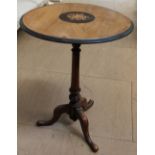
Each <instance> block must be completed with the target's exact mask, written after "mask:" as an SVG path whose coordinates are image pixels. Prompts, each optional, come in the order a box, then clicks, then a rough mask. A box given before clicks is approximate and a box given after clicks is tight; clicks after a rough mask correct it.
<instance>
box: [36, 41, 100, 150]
mask: <svg viewBox="0 0 155 155" xmlns="http://www.w3.org/2000/svg"><path fill="white" fill-rule="evenodd" d="M80 51H81V50H80V44H73V48H72V78H71V88H70V95H69V99H70V102H69V104H64V105H59V106H58V107H56V108H55V110H54V114H53V117H52V118H51V119H50V120H47V121H44V120H41V121H37V126H48V125H53V124H54V123H55V122H56V121H58V119H59V118H60V116H61V115H62V114H63V113H67V114H68V115H69V117H70V118H71V119H72V120H73V121H76V120H77V119H78V120H79V121H80V124H81V128H82V131H83V134H84V137H85V140H86V142H87V143H88V145H89V146H90V148H91V149H92V151H94V152H97V151H98V146H97V145H96V144H95V143H94V142H93V141H92V139H91V137H90V135H89V128H88V126H89V123H88V119H87V117H86V115H85V114H84V111H86V110H88V109H89V108H90V107H91V106H92V105H93V103H94V101H92V100H89V101H88V102H87V100H86V98H83V97H81V96H80V86H79V63H80Z"/></svg>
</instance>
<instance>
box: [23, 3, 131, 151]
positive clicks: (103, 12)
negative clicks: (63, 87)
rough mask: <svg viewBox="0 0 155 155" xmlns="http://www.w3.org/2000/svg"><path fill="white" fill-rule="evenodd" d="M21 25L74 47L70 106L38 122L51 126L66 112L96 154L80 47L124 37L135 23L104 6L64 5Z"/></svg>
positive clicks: (41, 11)
mask: <svg viewBox="0 0 155 155" xmlns="http://www.w3.org/2000/svg"><path fill="white" fill-rule="evenodd" d="M20 24H21V28H22V29H23V30H24V31H25V32H27V33H29V34H31V35H33V36H35V37H38V38H41V39H45V40H50V41H56V42H61V43H70V44H72V46H73V48H72V75H71V87H70V95H69V100H70V101H69V104H65V105H60V106H58V107H56V108H55V110H54V114H53V117H52V118H51V119H50V120H47V121H38V122H37V126H47V125H52V124H54V123H55V122H56V121H58V119H59V118H60V117H61V115H62V114H63V113H67V114H68V115H69V117H70V118H71V119H72V120H74V121H76V120H79V121H80V124H81V128H82V131H83V135H84V137H85V140H86V142H87V143H88V145H89V146H90V148H91V149H92V151H94V152H97V151H98V146H97V145H96V144H95V143H93V141H92V140H91V137H90V135H89V128H88V126H89V124H88V119H87V117H86V115H85V114H84V111H86V110H88V109H89V108H90V107H92V105H93V103H94V101H93V100H89V101H87V100H86V98H83V97H81V95H80V81H79V74H80V73H79V71H80V51H81V49H80V45H81V44H90V43H102V42H108V41H113V40H116V39H120V38H122V37H125V36H127V35H128V34H129V33H131V32H132V30H133V23H132V21H131V20H130V19H128V18H127V17H125V16H124V15H122V14H120V13H118V12H115V11H112V10H110V9H107V8H105V7H100V6H95V5H90V4H75V3H74V4H72V3H66V4H64V3H63V4H55V5H50V6H45V7H40V8H37V9H34V10H32V11H30V12H28V13H26V14H25V15H24V16H23V17H22V18H21V21H20Z"/></svg>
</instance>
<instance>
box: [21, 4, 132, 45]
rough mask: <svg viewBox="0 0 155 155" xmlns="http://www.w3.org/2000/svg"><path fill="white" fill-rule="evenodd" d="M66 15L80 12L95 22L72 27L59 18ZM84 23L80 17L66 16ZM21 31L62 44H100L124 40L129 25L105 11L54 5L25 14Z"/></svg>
mask: <svg viewBox="0 0 155 155" xmlns="http://www.w3.org/2000/svg"><path fill="white" fill-rule="evenodd" d="M66 12H84V13H86V14H90V15H93V16H94V17H95V18H94V20H92V21H90V22H85V23H79V22H78V23H74V22H67V21H64V20H62V19H61V18H60V15H61V14H63V13H66ZM70 17H71V18H73V19H78V18H79V19H82V20H84V19H85V18H87V17H85V16H84V17H81V15H75V16H70ZM21 28H22V29H23V30H24V31H26V32H28V33H30V34H31V35H33V36H35V37H39V38H42V39H46V40H51V41H57V42H63V43H83V44H86V43H101V42H107V41H113V40H116V39H119V38H122V37H125V36H126V35H128V34H129V33H130V32H132V30H133V23H132V21H131V20H130V19H128V18H127V17H125V16H124V15H122V14H120V13H118V12H115V11H112V10H110V9H108V8H104V7H100V6H95V5H90V4H77V3H74V4H72V3H63V4H54V5H50V6H45V7H40V8H37V9H34V10H31V11H29V12H28V13H26V14H25V15H24V16H23V17H22V19H21Z"/></svg>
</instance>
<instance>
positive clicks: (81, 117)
mask: <svg viewBox="0 0 155 155" xmlns="http://www.w3.org/2000/svg"><path fill="white" fill-rule="evenodd" d="M77 116H78V118H79V120H80V124H81V128H82V131H83V134H84V137H85V140H86V142H87V143H88V145H89V147H90V148H91V149H92V151H93V152H97V151H98V149H99V148H98V146H97V145H96V144H95V143H94V142H93V141H92V139H91V137H90V135H89V128H88V126H89V123H88V119H87V117H86V115H85V114H84V112H82V111H77Z"/></svg>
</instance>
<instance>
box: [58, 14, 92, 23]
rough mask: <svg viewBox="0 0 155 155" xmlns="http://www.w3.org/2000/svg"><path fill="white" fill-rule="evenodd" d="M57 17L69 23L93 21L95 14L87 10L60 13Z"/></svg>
mask: <svg viewBox="0 0 155 155" xmlns="http://www.w3.org/2000/svg"><path fill="white" fill-rule="evenodd" d="M59 18H60V19H61V20H63V21H65V22H70V23H88V22H91V21H93V20H94V19H95V16H93V15H92V14H90V13H87V12H78V11H75V12H65V13H62V14H61V15H60V16H59Z"/></svg>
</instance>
